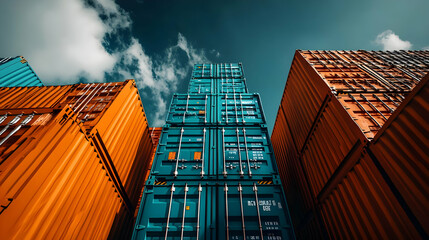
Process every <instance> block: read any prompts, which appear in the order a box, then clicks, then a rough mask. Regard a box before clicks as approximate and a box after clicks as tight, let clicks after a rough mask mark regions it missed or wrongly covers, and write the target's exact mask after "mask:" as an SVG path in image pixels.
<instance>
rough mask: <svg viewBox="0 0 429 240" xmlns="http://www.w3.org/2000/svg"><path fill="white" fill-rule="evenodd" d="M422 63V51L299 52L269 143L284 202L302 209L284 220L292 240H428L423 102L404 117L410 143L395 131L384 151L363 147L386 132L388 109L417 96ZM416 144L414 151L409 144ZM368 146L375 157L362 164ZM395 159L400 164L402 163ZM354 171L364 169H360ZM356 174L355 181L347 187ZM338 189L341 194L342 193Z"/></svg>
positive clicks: (428, 58)
mask: <svg viewBox="0 0 429 240" xmlns="http://www.w3.org/2000/svg"><path fill="white" fill-rule="evenodd" d="M428 63H429V51H408V52H404V51H400V52H368V51H361V50H360V51H297V53H296V54H295V57H294V60H293V63H292V66H291V70H290V73H289V76H288V80H287V82H286V87H285V91H284V93H283V97H282V100H281V105H280V108H279V112H278V115H277V119H276V124H275V126H274V130H273V134H272V140H273V146H274V151H275V154H276V157H277V160H278V162H279V170H280V172H281V176H282V181H284V183H285V189H286V194H287V196H288V200H289V201H290V202H291V203H296V202H299V201H300V200H301V199H299V198H296V195H299V196H300V197H301V198H304V199H303V200H302V201H303V202H306V204H305V205H304V206H302V205H303V204H297V205H295V206H297V209H294V210H292V211H291V213H292V219H293V220H294V221H295V222H294V225H295V226H296V230H297V234H298V235H299V236H301V237H304V238H308V237H310V236H311V237H322V236H323V235H324V228H325V227H326V229H327V230H328V233H329V237H330V238H356V237H359V238H362V237H363V238H365V237H366V238H367V237H371V238H377V237H378V238H386V237H390V236H402V237H405V236H407V237H410V238H425V236H427V233H425V230H423V229H426V228H427V224H426V223H427V222H428V221H427V219H426V218H425V217H426V215H427V214H425V209H424V207H423V206H427V205H428V199H427V197H426V195H427V194H425V193H427V192H428V189H427V186H426V185H427V184H424V182H425V179H427V177H426V176H427V173H426V172H428V171H426V170H427V169H428V168H425V167H424V166H425V164H426V163H427V162H428V160H427V158H428V156H427V154H426V155H421V153H424V152H425V149H428V146H427V142H428V139H427V137H426V135H427V134H424V133H425V132H428V130H427V129H426V127H427V125H428V124H427V120H426V119H427V117H426V118H424V117H422V116H423V115H428V114H427V113H426V112H427V106H425V104H426V105H427V101H426V102H425V101H424V100H421V98H420V100H416V101H415V103H416V106H415V107H414V108H412V110H410V111H411V112H410V113H408V114H407V115H406V117H404V120H403V121H404V123H402V124H403V125H402V126H403V127H404V128H405V129H408V130H409V131H406V133H407V134H410V135H409V136H405V135H404V136H402V135H401V131H402V133H405V130H402V129H400V128H401V127H399V126H398V125H395V126H394V127H392V130H393V129H394V131H389V132H388V136H389V137H386V139H389V140H387V141H388V142H389V143H384V144H385V145H382V144H380V145H381V146H382V147H378V148H377V150H375V147H374V146H375V145H374V144H372V143H368V142H370V141H371V140H372V139H373V138H374V137H375V139H376V140H374V142H376V141H377V139H378V137H377V136H379V135H376V134H377V132H379V131H380V129H381V131H380V132H381V133H380V134H383V131H387V130H383V129H385V128H386V129H387V128H388V127H390V126H388V127H385V128H384V127H383V125H385V124H387V125H390V122H391V120H389V119H391V117H392V116H393V117H395V116H396V114H397V113H396V112H395V110H396V109H401V108H402V105H401V103H403V102H407V100H404V99H407V96H408V97H409V96H411V95H413V94H414V93H412V90H413V89H414V88H415V86H418V84H419V82H421V77H422V76H423V74H426V73H427V72H428V70H429V64H428ZM426 81H427V80H426ZM417 88H418V87H417ZM417 88H416V89H417ZM422 95H424V92H422ZM426 95H427V93H426ZM426 95H424V96H426ZM416 99H419V98H418V97H417V98H416ZM414 109H419V113H416V111H415V110H414ZM421 109H425V110H424V111H422V110H421ZM399 111H400V110H399ZM425 111H426V112H425ZM282 115H284V116H282ZM411 116H412V117H414V118H417V119H420V121H415V120H411V119H409V118H410V117H411ZM419 116H421V117H419ZM407 117H408V118H407ZM405 118H406V120H405ZM405 124H406V125H405ZM410 124H416V126H413V127H411V128H410V127H409V125H410ZM392 126H393V123H392ZM405 126H406V127H405ZM422 126H424V127H423V128H422ZM413 128H414V130H413ZM417 129H418V130H417ZM419 131H420V132H421V131H423V132H424V133H419ZM386 134H387V133H386ZM395 134H398V135H397V136H394V135H395ZM414 134H415V135H416V136H414V137H411V135H414ZM423 136H425V137H426V138H424V139H421V137H423ZM380 139H382V138H381V137H380ZM406 139H408V140H406ZM411 139H412V140H411ZM414 140H415V143H414V145H413V146H411V145H410V144H409V143H408V141H409V142H411V143H413V142H414ZM380 141H381V140H380ZM382 142H383V141H381V143H382ZM417 142H419V143H417ZM422 143H424V144H426V145H422ZM368 145H370V146H371V147H369V149H371V148H374V150H373V151H369V152H370V153H371V154H372V155H371V157H368V156H367V155H366V154H364V155H363V157H362V156H361V154H362V152H365V151H366V150H368ZM395 146H397V147H395ZM384 147H385V148H384ZM381 149H383V150H381ZM401 149H403V150H401ZM409 149H415V151H410V150H409ZM371 150H372V149H371ZM411 152H412V154H414V155H409V154H410V153H411ZM402 154H404V156H406V157H404V158H402V160H400V161H399V160H398V158H400V157H399V156H401V155H402ZM407 154H408V155H407ZM379 157H381V158H382V160H381V161H380V163H378V158H379ZM409 159H414V160H413V161H410V160H409ZM362 162H365V164H364V163H362ZM381 162H383V164H381ZM361 165H362V166H365V170H359V169H362V167H361ZM407 166H408V167H407ZM357 169H358V170H359V171H357ZM425 171H426V172H425ZM356 172H357V173H358V177H356V178H358V180H356V181H355V180H350V178H351V176H355V175H354V174H356ZM365 174H367V175H365ZM368 179H371V180H370V181H368ZM349 181H352V182H349ZM342 184H347V187H348V189H347V191H346V192H345V191H342V190H339V188H340V187H341V186H342ZM408 185H409V186H408ZM380 188H381V189H383V190H382V191H380V190H379V189H380ZM298 189H299V190H298ZM305 189H310V190H311V193H310V194H309V193H308V192H307V193H306V191H305ZM356 191H357V192H356ZM357 194H359V196H357ZM419 196H420V197H419ZM305 198H307V199H306V200H305ZM386 198H387V199H386ZM327 199H328V200H327ZM312 204H314V206H312ZM383 204H386V206H384V205H383ZM368 209H375V210H373V211H372V210H371V212H368V211H369V210H368ZM380 209H381V210H380ZM386 211H387V213H386ZM417 212H418V213H417ZM309 216H313V217H309ZM398 218H401V219H398ZM321 219H324V221H321ZM383 221H384V222H383ZM317 225H319V226H320V227H321V228H319V226H317ZM404 226H405V227H404ZM390 228H395V231H388V229H390ZM317 229H319V230H321V231H315V230H317ZM344 229H348V231H345V230H344ZM371 229H373V230H371ZM374 229H375V230H374ZM377 231H379V232H377ZM314 234H316V235H314ZM349 234H351V235H349ZM383 234H384V235H383Z"/></svg>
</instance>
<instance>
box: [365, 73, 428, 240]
mask: <svg viewBox="0 0 429 240" xmlns="http://www.w3.org/2000/svg"><path fill="white" fill-rule="evenodd" d="M428 82H429V75H427V76H426V77H425V78H424V79H423V80H422V81H421V82H420V84H419V85H417V86H416V88H415V89H414V91H413V92H412V93H411V94H410V95H409V96H408V97H407V99H406V100H405V101H404V102H403V103H402V105H401V106H400V107H399V108H398V110H397V111H396V112H395V113H394V115H393V116H392V117H391V118H389V120H388V122H387V123H386V124H385V125H384V126H383V128H382V129H381V130H380V131H379V132H378V134H377V136H376V137H375V139H374V140H373V141H372V142H371V144H370V146H369V149H370V150H371V153H372V154H373V155H374V156H375V158H376V159H377V161H378V162H379V164H380V166H381V167H382V169H383V170H384V171H385V173H386V174H387V176H388V178H389V179H390V180H391V181H392V184H393V185H394V188H395V189H397V190H398V192H399V194H400V196H401V197H402V198H403V199H404V201H405V202H406V204H407V205H408V207H409V208H410V210H411V212H412V214H413V215H414V216H415V218H416V219H417V221H418V222H419V224H420V225H421V226H422V228H423V229H425V231H426V234H428V235H429V230H428V229H429V219H428V214H427V207H428V206H429V185H428V176H429V167H428V163H429V152H428V149H429V125H428V116H429V84H428Z"/></svg>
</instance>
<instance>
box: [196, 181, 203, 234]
mask: <svg viewBox="0 0 429 240" xmlns="http://www.w3.org/2000/svg"><path fill="white" fill-rule="evenodd" d="M202 191H203V187H201V183H199V184H198V210H197V240H198V238H199V237H200V207H201V192H202Z"/></svg>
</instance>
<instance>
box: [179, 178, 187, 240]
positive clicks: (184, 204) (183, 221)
mask: <svg viewBox="0 0 429 240" xmlns="http://www.w3.org/2000/svg"><path fill="white" fill-rule="evenodd" d="M188 190H189V189H188V183H185V198H184V199H183V216H182V227H181V233H180V240H183V229H184V228H185V213H186V197H187V195H188Z"/></svg>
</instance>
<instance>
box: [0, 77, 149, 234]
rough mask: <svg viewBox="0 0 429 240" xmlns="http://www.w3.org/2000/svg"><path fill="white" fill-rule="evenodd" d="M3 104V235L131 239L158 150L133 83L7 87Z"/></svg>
mask: <svg viewBox="0 0 429 240" xmlns="http://www.w3.org/2000/svg"><path fill="white" fill-rule="evenodd" d="M17 93H19V94H17ZM0 99H4V100H3V101H0V102H1V103H2V104H1V106H0V116H1V117H0V129H1V133H0V163H1V165H0V184H1V188H0V200H1V213H0V238H2V239H12V238H19V239H26V238H29V239H34V238H40V239H46V238H55V239H57V238H74V239H82V238H92V239H100V238H101V239H105V238H108V237H110V238H119V237H127V236H128V235H130V233H131V232H130V231H131V230H132V225H133V221H134V219H133V217H134V210H135V207H136V205H137V202H138V198H139V195H140V192H141V188H142V186H143V181H144V178H143V177H144V169H145V168H147V164H148V163H149V160H150V155H151V154H152V150H153V145H152V141H151V139H150V133H149V128H148V126H147V121H146V116H145V114H144V110H143V107H142V103H141V101H140V97H139V94H138V90H137V88H136V87H135V82H134V81H125V82H123V83H106V84H76V85H71V86H61V87H30V88H2V89H0Z"/></svg>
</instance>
